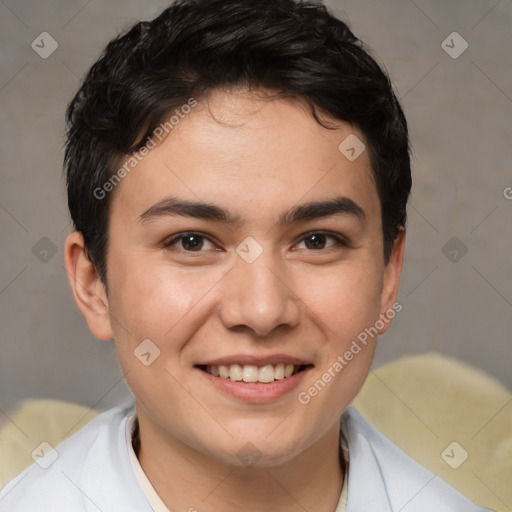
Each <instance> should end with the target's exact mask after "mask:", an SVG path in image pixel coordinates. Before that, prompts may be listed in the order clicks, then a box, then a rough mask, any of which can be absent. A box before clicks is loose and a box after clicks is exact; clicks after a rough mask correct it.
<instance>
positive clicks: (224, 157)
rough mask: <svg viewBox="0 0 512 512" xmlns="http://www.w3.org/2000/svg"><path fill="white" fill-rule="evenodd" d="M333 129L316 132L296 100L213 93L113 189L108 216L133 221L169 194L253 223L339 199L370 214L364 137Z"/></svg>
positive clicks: (346, 128) (340, 126)
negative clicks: (120, 214)
mask: <svg viewBox="0 0 512 512" xmlns="http://www.w3.org/2000/svg"><path fill="white" fill-rule="evenodd" d="M185 111H186V112H187V113H186V114H185V113H184V112H185ZM176 121H178V122H176ZM327 121H328V122H329V121H330V122H331V124H332V123H333V120H327ZM336 126H337V127H336V128H335V129H326V128H325V127H323V126H321V125H320V124H319V123H318V122H317V121H316V120H315V119H314V117H313V116H312V114H311V112H310V111H309V109H308V107H307V106H306V105H305V104H304V103H302V102H300V101H297V100H293V99H278V100H269V99H268V98H262V96H261V94H257V93H249V92H244V91H229V92H227V91H214V92H213V93H211V94H210V95H209V96H208V97H207V98H205V99H203V100H201V101H198V102H197V105H196V106H195V107H194V108H192V109H185V110H184V111H183V112H181V115H180V116H179V118H178V116H175V117H174V123H173V128H172V130H171V131H170V133H169V135H168V136H167V137H166V138H165V139H164V140H163V142H161V143H159V144H158V145H157V146H156V147H155V148H154V149H151V150H150V151H149V152H148V153H147V154H146V156H144V157H142V158H141V159H140V161H139V162H138V163H137V165H136V166H135V167H134V169H133V170H132V171H131V172H130V173H129V174H128V175H127V176H126V178H124V179H123V180H122V181H121V182H120V183H119V185H118V186H117V189H116V191H115V195H114V197H113V203H112V210H113V212H112V214H114V212H115V211H117V210H123V211H124V212H125V214H126V215H127V216H128V217H130V216H131V217H134V216H136V215H140V214H141V213H142V212H143V211H145V210H146V209H147V208H149V207H151V206H152V205H153V204H155V203H156V202H158V201H159V200H161V199H163V198H165V196H168V195H172V196H173V197H182V198H183V199H188V200H193V201H203V202H209V203H215V204H221V205H224V206H226V205H229V206H230V207H231V208H232V209H233V210H234V211H236V212H237V214H241V215H242V217H243V216H244V215H247V216H251V215H253V216H254V215H255V214H256V215H257V216H259V217H260V218H261V217H263V213H268V214H272V215H274V216H277V215H280V214H281V213H282V211H284V210H285V209H288V208H290V207H291V206H293V205H296V204H298V203H299V202H301V201H303V202H304V203H306V202H311V201H315V200H325V199H328V198H329V197H338V196H346V197H349V198H351V199H354V200H356V199H357V201H356V202H358V203H359V202H362V203H364V205H365V210H367V213H369V214H370V216H372V215H378V213H379V212H380V202H379V199H378V195H377V192H376V187H375V183H374V179H373V173H372V170H371V164H370V160H369V157H368V154H367V151H365V150H363V148H364V137H363V135H362V134H361V133H360V132H359V130H357V129H356V128H354V127H352V126H350V125H348V124H347V123H343V122H340V121H336ZM347 150H348V151H347ZM359 153H360V154H359ZM354 156H356V157H357V158H354ZM262 207H264V208H265V211H262Z"/></svg>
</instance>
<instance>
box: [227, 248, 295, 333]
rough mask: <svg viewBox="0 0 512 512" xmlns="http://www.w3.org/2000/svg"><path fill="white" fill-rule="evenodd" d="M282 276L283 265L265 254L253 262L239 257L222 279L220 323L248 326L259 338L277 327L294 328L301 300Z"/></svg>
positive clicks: (238, 326)
mask: <svg viewBox="0 0 512 512" xmlns="http://www.w3.org/2000/svg"><path fill="white" fill-rule="evenodd" d="M279 268H281V272H279ZM280 274H281V275H280ZM285 279H286V272H283V271H282V266H280V265H279V264H278V263H275V262H273V261H272V258H271V257H265V253H264V254H262V255H261V256H260V257H259V258H258V259H257V260H256V261H253V262H252V263H247V262H246V261H244V260H243V259H242V258H238V259H237V261H236V263H235V264H234V267H233V268H232V270H231V271H230V272H228V274H227V275H226V278H225V279H224V281H223V285H224V287H223V290H222V299H221V305H220V310H219V311H220V312H219V315H220V319H221V322H222V323H223V325H224V326H225V327H226V328H228V329H233V328H239V329H241V328H245V329H249V330H250V331H251V332H252V333H253V334H254V335H256V336H258V337H264V336H268V335H269V334H270V333H272V331H273V330H274V329H276V328H277V327H282V326H287V327H295V326H296V325H297V324H298V323H299V318H300V309H299V303H300V301H299V298H298V297H297V295H296V294H295V293H294V292H293V289H292V287H291V286H290V284H289V283H287V282H285Z"/></svg>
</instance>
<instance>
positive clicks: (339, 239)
mask: <svg viewBox="0 0 512 512" xmlns="http://www.w3.org/2000/svg"><path fill="white" fill-rule="evenodd" d="M314 235H323V236H325V237H326V238H331V239H332V240H334V242H335V244H333V245H332V246H329V247H327V248H325V249H316V250H315V249H309V251H310V252H323V251H326V250H328V249H331V248H332V247H333V246H339V247H350V244H349V242H348V240H347V239H346V238H345V237H343V236H341V235H338V234H333V233H330V232H326V231H310V232H309V233H306V234H304V235H302V236H301V238H300V239H299V241H298V242H296V243H295V244H294V245H297V244H299V243H301V242H304V241H305V240H306V239H307V238H309V237H311V236H314ZM187 236H197V237H201V238H204V239H206V240H208V241H209V242H210V243H212V244H214V243H215V242H213V241H212V240H211V239H210V238H209V237H208V236H207V235H205V234H203V233H200V232H197V231H187V232H184V233H180V234H178V235H176V236H175V237H173V238H172V239H171V240H168V241H166V242H164V244H163V248H164V249H168V248H170V247H172V246H174V245H177V244H178V243H179V242H180V241H181V240H183V239H185V238H186V237H187ZM181 249H182V250H183V251H184V252H187V253H194V252H196V253H200V252H205V251H187V250H186V249H183V248H181Z"/></svg>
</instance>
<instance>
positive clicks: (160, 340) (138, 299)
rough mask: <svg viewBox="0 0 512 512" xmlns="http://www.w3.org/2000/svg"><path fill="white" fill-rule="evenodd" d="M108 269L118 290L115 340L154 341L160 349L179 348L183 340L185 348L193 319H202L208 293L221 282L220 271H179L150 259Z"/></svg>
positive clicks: (114, 312)
mask: <svg viewBox="0 0 512 512" xmlns="http://www.w3.org/2000/svg"><path fill="white" fill-rule="evenodd" d="M113 259H114V258H113ZM118 261H120V260H118ZM110 268H113V271H112V272H111V274H110V279H109V281H110V283H111V285H112V286H111V289H112V290H115V294H114V295H112V297H111V298H109V307H110V313H111V317H112V318H113V328H114V337H115V338H116V339H126V337H127V335H128V337H129V338H131V339H132V343H140V342H141V341H142V340H143V339H145V338H150V339H152V340H154V341H155V343H157V344H158V345H159V346H160V347H161V348H162V349H166V348H173V349H175V348H179V347H180V346H181V344H182V341H181V340H183V343H184V342H185V341H186V339H187V337H188V336H189V335H191V334H192V330H193V328H194V319H196V318H198V317H199V316H202V315H204V312H202V309H203V304H204V303H206V302H207V300H205V298H206V297H207V296H208V292H209V291H210V290H211V289H212V288H214V286H215V284H216V283H218V282H219V280H220V279H221V278H222V275H221V274H220V273H219V272H212V273H208V274H205V273H200V272H197V271H194V270H186V269H176V268H175V267H171V266H170V265H168V264H166V263H165V262H155V261H154V258H151V257H150V256H149V255H148V256H146V257H144V255H143V256H142V257H140V258H133V259H132V260H129V259H125V260H124V261H123V262H122V263H120V264H119V265H116V266H115V267H112V266H111V267H110ZM116 323H118V324H119V325H118V326H117V327H116ZM121 324H122V326H121ZM178 327H179V329H178ZM178 330H179V338H177V337H176V333H177V332H178ZM189 331H190V332H189ZM128 333H129V334H128ZM171 342H172V343H171ZM170 344H172V347H171V346H169V345H170Z"/></svg>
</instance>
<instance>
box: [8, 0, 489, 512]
mask: <svg viewBox="0 0 512 512" xmlns="http://www.w3.org/2000/svg"><path fill="white" fill-rule="evenodd" d="M68 123H69V133H68V144H67V150H66V168H67V183H68V194H69V208H70V212H71V216H72V218H73V221H74V224H75V228H76V231H75V232H73V233H71V234H70V235H69V237H68V239H67V242H66V249H65V260H66V269H67V272H68V275H69V279H70V282H71V286H72V289H73V292H74V297H75V300H76V303H77V305H78V307H79V309H80V311H81V312H82V314H83V316H84V317H85V320H86V321H87V324H88V326H89V328H90V330H91V332H92V333H93V334H94V335H95V336H96V337H98V338H100V339H103V340H110V339H113V340H114V341H115V344H116V347H117V351H118V355H119V360H120V364H121V366H122V369H123V372H124V375H125V376H126V380H127V382H128V384H129V386H130V388H131V389H132V391H133V394H134V396H135V406H134V408H133V409H128V410H121V409H114V410H112V411H108V412H106V413H103V414H101V415H100V416H98V417H97V418H96V419H95V420H93V421H92V422H91V423H89V424H88V425H87V426H86V427H85V428H84V429H82V430H81V431H80V432H79V433H77V434H76V435H74V436H73V437H71V438H70V439H68V440H67V441H65V442H64V443H62V444H61V445H59V446H58V447H57V448H56V450H57V452H58V458H56V460H55V462H53V464H51V465H50V467H48V468H47V469H42V468H41V467H40V466H39V465H34V466H32V467H30V468H29V469H28V470H26V471H25V472H24V473H22V474H21V475H20V476H19V477H18V478H17V479H15V480H14V481H13V482H11V483H10V484H9V485H8V486H7V487H6V488H5V489H4V490H3V491H2V493H1V494H0V510H1V511H2V512H36V511H37V512H45V511H47V512H59V511H66V512H69V511H72V512H79V511H93V510H94V511H97V510H100V511H103V512H115V511H119V512H127V511H137V512H142V511H151V510H155V511H165V510H172V511H195V510H197V511H200V512H211V511H222V512H230V511H234V510H239V509H240V508H241V507H242V508H243V509H247V510H251V511H257V512H263V511H269V510H279V511H296V510H301V511H304V510H307V511H315V512H333V511H338V512H340V511H344V510H347V511H349V512H368V511H379V512H385V511H398V510H402V511H404V512H412V511H417V512H420V511H421V512H425V511H426V510H429V511H434V510H435V511H436V512H443V511H446V512H447V511H457V512H459V511H461V510H464V512H471V511H475V512H476V511H481V510H483V509H481V508H479V507H477V506H475V505H473V504H472V503H470V502H469V501H468V500H466V499H465V498H464V497H463V496H461V495H460V494H459V493H458V492H457V491H455V490H454V489H452V488H450V487H449V486H448V485H446V484H445V483H443V482H442V481H441V480H439V479H437V478H435V477H434V475H432V474H431V473H429V472H428V471H427V470H425V469H423V468H422V467H420V466H419V465H418V464H416V463H415V462H414V461H412V460H411V459H410V458H409V457H407V456H406V455H405V454H404V453H403V452H401V451H400V450H399V449H398V448H397V447H395V446H394V445H393V444H392V443H391V442H389V441H388V440H386V439H385V438H384V437H383V436H381V435H380V434H379V433H378V432H376V431H375V430H374V429H373V428H372V427H371V426H370V425H369V424H368V423H367V422H366V421H365V420H364V419H363V418H362V417H361V416H360V415H359V414H358V413H357V412H356V411H355V410H354V409H353V408H352V407H349V405H350V403H351V401H352V399H353V398H354V396H355V395H356V394H357V392H358V391H359V389H360V388H361V386H362V384H363V382H364V381H365V378H366V376H367V374H368V372H369V369H370V365H371V362H372V358H373V354H374V350H375V344H376V339H377V335H378V334H382V333H383V332H385V331H386V330H387V329H388V328H389V326H390V324H391V321H392V318H393V317H394V316H395V314H396V313H397V312H398V311H399V310H400V309H401V306H400V304H399V303H398V302H397V293H398V285H399V278H400V273H401V268H402V256H403V251H404V233H405V231H404V227H405V218H406V203H407V198H408V195H409V192H410V187H411V174H410V161H409V143H408V135H407V126H406V121H405V119H404V116H403V113H402V110H401V108H400V106H399V104H398V102H397V99H396V97H395V95H394V94H393V91H392V88H391V86H390V82H389V79H388V77H387V76H386V75H385V74H384V73H383V71H382V70H381V69H380V68H379V66H378V65H377V64H376V62H375V61H374V60H373V59H372V57H370V56H369V54H368V53H367V52H366V51H365V49H364V47H363V45H362V43H361V42H360V41H359V40H358V39H356V37H355V36H354V35H353V34H352V33H351V32H350V30H349V29H348V27H347V26H346V25H345V24H344V23H342V22H341V21H339V20H336V19H335V18H334V17H332V16H331V15H330V14H329V13H328V12H327V11H326V9H325V8H324V7H323V6H322V5H321V4H318V3H313V2H300V3H296V2H294V1H293V0H259V1H257V2H254V1H253V0H208V1H206V0H196V1H193V0H181V1H178V2H176V3H174V4H173V5H172V6H171V7H169V8H168V9H167V10H166V11H164V12H163V13H162V15H161V16H159V17H158V18H157V19H155V20H154V21H152V22H144V23H139V24H137V25H136V26H134V27H133V28H132V29H131V30H130V31H129V32H128V33H127V34H125V35H123V36H121V37H118V38H117V39H115V40H114V41H112V42H111V43H110V44H109V45H108V47H107V49H106V51H105V53H104V55H103V56H102V58H101V59H100V60H99V61H98V62H97V63H96V64H95V65H94V66H93V67H92V69H91V70H90V71H89V73H88V75H87V77H86V79H85V81H84V83H83V85H82V87H81V89H80V91H79V92H78V94H77V95H76V97H75V98H74V100H73V101H72V103H71V105H70V107H69V110H68ZM91 371H94V370H91Z"/></svg>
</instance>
